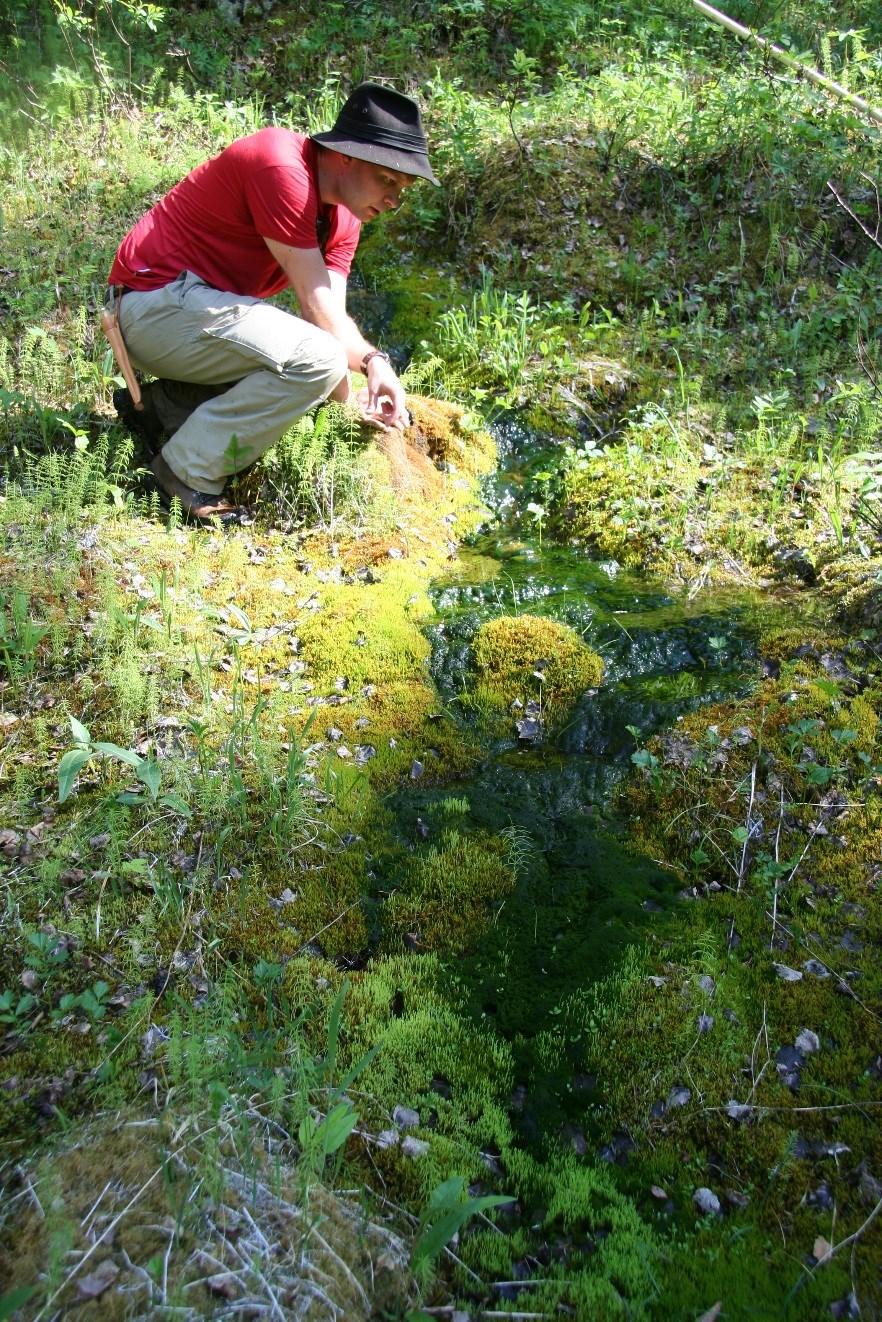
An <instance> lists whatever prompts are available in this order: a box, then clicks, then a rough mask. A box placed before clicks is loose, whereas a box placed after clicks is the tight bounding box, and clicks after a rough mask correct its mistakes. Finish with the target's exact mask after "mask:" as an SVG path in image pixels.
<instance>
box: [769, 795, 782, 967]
mask: <svg viewBox="0 0 882 1322" xmlns="http://www.w3.org/2000/svg"><path fill="white" fill-rule="evenodd" d="M783 825H784V786H783V784H782V785H781V810H780V812H779V813H778V829H777V831H776V832H775V862H776V863H777V862H779V860H780V845H781V827H782V826H783ZM780 880H781V879H780V877H779V876H778V873H777V872H776V873H775V886H774V896H773V898H772V935H771V936H770V937H769V949H770V950H774V948H775V927H776V924H777V922H778V889H779V885H780Z"/></svg>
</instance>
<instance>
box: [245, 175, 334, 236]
mask: <svg viewBox="0 0 882 1322" xmlns="http://www.w3.org/2000/svg"><path fill="white" fill-rule="evenodd" d="M245 197H246V202H247V204H248V208H249V210H250V212H251V217H252V220H253V221H254V226H255V229H256V230H257V232H258V234H262V235H263V237H264V238H266V239H274V240H275V241H276V242H277V243H286V244H288V246H289V247H291V248H317V247H318V238H317V236H316V222H317V219H318V196H317V193H316V189H315V185H314V184H313V182H312V180H311V178H310V176H309V173H308V171H307V170H306V168H305V166H303V165H300V166H295V165H266V166H263V167H262V168H261V169H259V170H255V171H254V172H253V173H251V174H250V175H249V176H248V177H247V178H246V183H245Z"/></svg>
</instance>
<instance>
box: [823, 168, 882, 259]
mask: <svg viewBox="0 0 882 1322" xmlns="http://www.w3.org/2000/svg"><path fill="white" fill-rule="evenodd" d="M827 187H828V188H829V189H830V192H831V193H832V194H833V196H834V197H835V198H836V201H837V202H838V203H839V205H840V206H841V207H842V210H843V211H846V212H847V213H848V215H849V216H851V218H852V220H853V221H854V223H855V224H856V225H857V226H858V228H859V229H861V230H862V231H863V233H864V234H865V235H866V236H867V238H868V239H869V240H870V242H871V243H872V244H874V245H875V247H877V248H878V249H879V250H880V252H882V239H880V238H879V225H878V224H877V225H876V232H875V234H874V233H873V232H872V231H871V230H870V229H869V228H868V227H867V226H866V225H865V224H864V222H863V221H862V220H861V218H860V216H856V215H855V214H854V212H853V211H852V209H851V207H850V206H849V205H848V203H847V202H846V201H845V198H844V197H842V196H841V195H840V194H839V193H837V191H836V189H835V188H834V186H833V182H832V180H830V179H828V180H827ZM877 202H878V195H877Z"/></svg>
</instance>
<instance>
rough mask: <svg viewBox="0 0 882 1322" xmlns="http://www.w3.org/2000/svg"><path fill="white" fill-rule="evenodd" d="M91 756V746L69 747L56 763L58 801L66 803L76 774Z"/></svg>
mask: <svg viewBox="0 0 882 1322" xmlns="http://www.w3.org/2000/svg"><path fill="white" fill-rule="evenodd" d="M91 756H92V750H91V748H69V749H68V750H67V752H66V753H65V755H64V757H63V758H62V759H61V762H60V763H59V764H58V802H59V803H66V802H67V800H68V799H69V798H70V793H71V790H72V789H73V787H74V785H75V784H76V779H77V776H78V775H79V774H80V772H81V771H82V769H83V767H84V766H85V765H86V763H87V762H88V761H89V759H90V758H91Z"/></svg>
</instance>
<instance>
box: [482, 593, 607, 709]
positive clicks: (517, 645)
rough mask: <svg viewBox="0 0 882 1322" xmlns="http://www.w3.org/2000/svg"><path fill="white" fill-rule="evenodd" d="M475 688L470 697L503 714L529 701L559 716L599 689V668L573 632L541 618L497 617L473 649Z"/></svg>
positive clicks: (596, 658)
mask: <svg viewBox="0 0 882 1322" xmlns="http://www.w3.org/2000/svg"><path fill="white" fill-rule="evenodd" d="M472 650H473V657H474V665H475V670H476V671H477V674H478V677H479V679H478V684H477V685H476V687H475V691H474V697H475V698H476V700H477V701H478V702H479V703H486V704H488V705H489V706H490V707H492V708H497V709H503V708H504V709H508V708H509V707H510V706H511V704H512V703H513V702H515V701H517V702H520V703H521V705H522V706H526V704H527V702H528V701H530V700H531V699H533V700H537V701H538V702H539V703H540V704H541V709H542V710H543V711H545V712H548V713H549V714H550V715H552V716H559V715H561V714H562V713H563V712H564V711H565V710H566V709H567V708H568V707H570V706H572V704H573V702H574V701H575V700H576V698H578V697H579V696H581V694H583V693H584V692H585V690H586V689H588V688H592V687H594V686H595V685H597V684H599V683H600V681H601V679H602V677H603V662H602V660H601V658H600V657H599V656H598V655H597V653H596V652H592V651H591V649H590V648H589V647H586V645H585V643H584V642H583V641H582V639H581V638H580V636H579V635H578V634H577V633H576V631H575V630H574V629H571V628H569V627H568V626H567V625H565V624H559V623H558V622H557V621H556V620H552V619H548V618H546V617H544V616H541V615H501V616H498V617H497V618H496V619H492V620H488V621H487V622H486V623H485V624H482V625H481V627H480V628H479V630H478V632H477V633H476V634H475V638H474V642H473V644H472Z"/></svg>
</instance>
